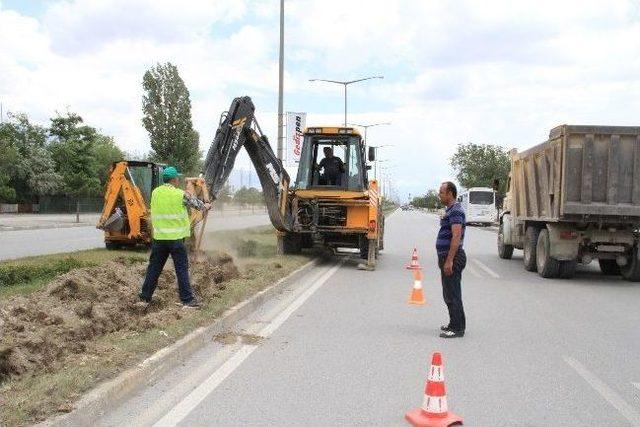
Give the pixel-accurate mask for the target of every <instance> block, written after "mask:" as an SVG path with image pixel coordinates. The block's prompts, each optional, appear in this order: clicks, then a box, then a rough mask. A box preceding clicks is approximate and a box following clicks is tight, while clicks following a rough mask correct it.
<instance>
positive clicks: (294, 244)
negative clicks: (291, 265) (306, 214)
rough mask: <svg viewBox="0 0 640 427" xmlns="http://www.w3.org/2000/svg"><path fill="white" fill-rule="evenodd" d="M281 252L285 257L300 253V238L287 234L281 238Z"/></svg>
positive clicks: (293, 234)
mask: <svg viewBox="0 0 640 427" xmlns="http://www.w3.org/2000/svg"><path fill="white" fill-rule="evenodd" d="M282 252H283V253H284V254H285V255H295V254H299V253H300V252H302V236H301V235H299V234H295V233H287V234H285V235H284V236H282Z"/></svg>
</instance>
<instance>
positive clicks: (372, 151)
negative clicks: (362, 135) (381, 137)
mask: <svg viewBox="0 0 640 427" xmlns="http://www.w3.org/2000/svg"><path fill="white" fill-rule="evenodd" d="M375 160H376V147H369V161H370V162H373V161H375Z"/></svg>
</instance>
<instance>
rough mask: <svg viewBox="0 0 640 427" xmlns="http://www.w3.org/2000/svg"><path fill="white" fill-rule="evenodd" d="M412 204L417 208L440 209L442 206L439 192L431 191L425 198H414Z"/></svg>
mask: <svg viewBox="0 0 640 427" xmlns="http://www.w3.org/2000/svg"><path fill="white" fill-rule="evenodd" d="M411 204H412V205H413V206H415V207H417V208H427V209H438V208H439V207H440V206H441V203H440V196H439V195H438V191H436V190H429V191H428V192H427V194H425V195H424V196H418V197H414V198H413V200H412V201H411Z"/></svg>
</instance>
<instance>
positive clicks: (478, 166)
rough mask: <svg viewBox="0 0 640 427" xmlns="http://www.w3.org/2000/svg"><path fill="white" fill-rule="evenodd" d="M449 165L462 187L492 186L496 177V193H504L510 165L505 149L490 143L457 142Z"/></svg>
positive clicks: (500, 194)
mask: <svg viewBox="0 0 640 427" xmlns="http://www.w3.org/2000/svg"><path fill="white" fill-rule="evenodd" d="M451 166H452V167H453V169H454V170H455V172H456V178H457V179H458V182H459V183H460V184H461V185H462V186H463V187H465V188H471V187H493V182H494V180H495V179H498V180H500V187H499V189H498V195H499V196H500V197H501V196H503V195H504V193H505V191H506V184H507V178H508V176H509V170H510V167H511V166H510V159H509V153H508V152H507V150H506V149H504V148H502V147H500V146H498V145H490V144H473V143H467V144H458V148H457V150H456V152H455V154H454V155H453V157H451Z"/></svg>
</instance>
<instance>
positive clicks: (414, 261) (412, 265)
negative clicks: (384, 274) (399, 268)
mask: <svg viewBox="0 0 640 427" xmlns="http://www.w3.org/2000/svg"><path fill="white" fill-rule="evenodd" d="M407 270H422V267H420V263H419V262H418V250H417V249H416V248H413V255H411V263H409V265H407Z"/></svg>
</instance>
